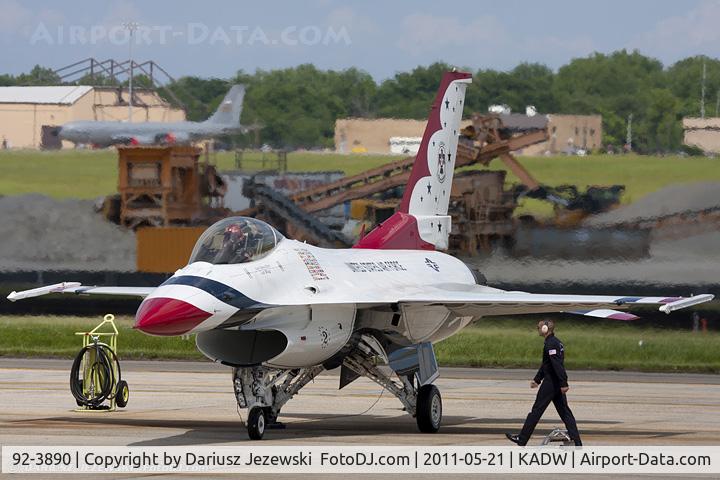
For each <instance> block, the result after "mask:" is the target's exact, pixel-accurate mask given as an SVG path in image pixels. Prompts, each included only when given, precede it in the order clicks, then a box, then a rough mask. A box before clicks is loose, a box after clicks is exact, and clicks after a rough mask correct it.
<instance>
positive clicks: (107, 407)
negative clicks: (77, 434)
mask: <svg viewBox="0 0 720 480" xmlns="http://www.w3.org/2000/svg"><path fill="white" fill-rule="evenodd" d="M75 335H81V336H82V337H83V348H82V349H81V350H80V352H79V353H78V354H77V356H76V357H75V361H74V362H73V365H72V369H71V371H70V391H71V392H72V394H73V397H75V401H76V402H77V405H78V407H79V408H78V409H77V410H76V411H78V412H88V411H95V412H97V411H101V412H111V411H114V410H115V409H116V407H121V408H122V407H124V406H125V405H127V403H128V399H129V397H130V389H129V388H128V384H127V382H126V381H125V380H123V379H122V376H121V373H120V361H119V360H118V357H117V354H116V352H117V337H118V330H117V327H116V326H115V317H114V316H113V315H105V317H104V319H103V321H102V323H100V325H98V326H97V327H95V328H94V329H92V330H91V331H89V332H76V333H75ZM101 340H106V342H102V341H101Z"/></svg>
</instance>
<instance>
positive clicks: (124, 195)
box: [117, 146, 202, 228]
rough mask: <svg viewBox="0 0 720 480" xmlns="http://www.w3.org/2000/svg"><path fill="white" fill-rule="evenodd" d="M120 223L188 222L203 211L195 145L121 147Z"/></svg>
mask: <svg viewBox="0 0 720 480" xmlns="http://www.w3.org/2000/svg"><path fill="white" fill-rule="evenodd" d="M117 151H118V161H119V164H118V192H119V194H120V223H121V224H122V225H124V226H126V227H129V228H136V227H138V226H140V225H150V226H154V227H159V226H169V225H170V224H172V223H175V222H181V223H189V222H190V221H191V220H192V219H193V217H195V216H196V215H197V214H198V213H199V211H200V208H201V203H200V179H199V171H198V163H199V162H198V160H199V158H200V154H201V153H202V150H201V149H199V148H197V147H192V146H173V147H118V149H117Z"/></svg>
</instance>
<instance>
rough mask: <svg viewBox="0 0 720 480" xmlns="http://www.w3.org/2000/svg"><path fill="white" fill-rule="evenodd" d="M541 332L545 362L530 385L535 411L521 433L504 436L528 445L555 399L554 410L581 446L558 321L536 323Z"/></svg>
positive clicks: (569, 433) (576, 442)
mask: <svg viewBox="0 0 720 480" xmlns="http://www.w3.org/2000/svg"><path fill="white" fill-rule="evenodd" d="M537 328H538V334H539V335H540V336H541V337H545V347H544V348H543V361H542V365H541V366H540V369H539V370H538V372H537V375H535V378H534V379H533V380H532V382H530V388H537V387H538V385H540V389H539V390H538V393H537V397H536V398H535V404H534V405H533V407H532V410H531V411H530V413H529V414H528V416H527V419H526V420H525V425H523V428H522V431H521V432H520V435H512V434H509V433H506V434H505V436H506V437H507V438H508V439H509V440H510V441H511V442H514V443H517V444H518V445H521V446H523V445H527V442H528V440H530V437H531V436H532V433H533V431H534V430H535V426H536V425H537V423H538V422H539V421H540V417H542V414H543V413H544V412H545V409H546V408H547V407H548V405H550V402H552V403H553V404H554V405H555V409H556V410H557V412H558V415H560V418H561V419H562V421H563V423H565V428H566V429H567V431H568V435H569V436H570V438H571V439H572V440H573V441H574V442H575V445H576V446H580V445H582V442H581V441H580V432H578V429H577V424H576V423H575V417H574V416H573V414H572V411H571V410H570V407H569V406H568V403H567V397H566V396H565V394H566V393H567V391H568V389H569V388H570V387H569V386H568V382H567V373H566V372H565V366H564V365H563V362H564V360H565V347H564V346H563V344H562V342H561V341H560V340H559V339H558V338H557V337H556V336H555V323H554V322H553V321H552V320H542V321H540V322H538V325H537Z"/></svg>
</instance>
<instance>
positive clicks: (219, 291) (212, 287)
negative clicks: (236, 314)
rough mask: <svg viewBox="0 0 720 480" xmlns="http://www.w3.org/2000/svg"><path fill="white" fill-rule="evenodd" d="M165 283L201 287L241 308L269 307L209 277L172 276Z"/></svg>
mask: <svg viewBox="0 0 720 480" xmlns="http://www.w3.org/2000/svg"><path fill="white" fill-rule="evenodd" d="M163 285H188V286H191V287H195V288H199V289H200V290H202V291H204V292H207V293H209V294H210V295H212V296H213V297H215V298H217V299H218V300H220V301H221V302H224V303H227V304H228V305H232V306H233V307H235V308H238V309H240V310H250V309H262V308H266V307H268V305H265V304H264V303H261V302H257V301H255V300H253V299H252V298H249V297H248V296H247V295H245V294H243V293H242V292H240V291H238V290H235V289H234V288H232V287H230V286H228V285H225V284H224V283H221V282H218V281H215V280H211V279H209V278H204V277H197V276H195V275H180V276H178V277H170V278H169V279H168V280H167V281H165V282H164V283H163V284H162V285H161V286H163Z"/></svg>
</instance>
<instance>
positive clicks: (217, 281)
mask: <svg viewBox="0 0 720 480" xmlns="http://www.w3.org/2000/svg"><path fill="white" fill-rule="evenodd" d="M470 82H471V76H470V74H468V73H462V72H455V71H453V72H448V73H445V74H444V76H443V78H442V81H441V83H440V89H439V91H438V93H437V96H436V97H435V100H434V102H433V104H432V109H431V111H430V118H429V119H428V123H427V127H426V129H425V134H424V135H423V139H422V144H421V146H420V150H419V152H418V154H417V157H416V159H415V164H414V166H413V169H412V172H411V176H410V180H409V182H408V184H407V187H406V189H405V194H404V197H403V198H402V202H401V204H400V206H399V208H398V211H397V212H395V214H394V215H393V216H392V217H390V218H389V219H388V220H387V221H385V222H384V223H382V224H381V225H379V226H377V227H376V228H375V229H374V230H373V231H371V232H370V233H368V234H367V235H366V236H365V237H364V238H362V239H361V240H360V241H359V242H358V243H357V244H356V245H355V246H354V247H353V248H349V249H325V248H318V247H314V246H312V245H308V244H306V243H302V242H298V241H296V240H292V239H289V238H285V237H283V235H281V234H280V232H278V231H277V230H276V229H275V228H273V227H272V226H270V225H268V224H267V223H264V222H261V221H259V220H257V219H253V218H243V217H233V218H227V219H225V220H222V221H220V222H218V223H216V224H214V225H212V226H211V227H210V228H208V229H207V231H206V232H204V233H203V234H202V236H201V237H200V238H199V239H198V241H197V244H196V245H195V248H194V250H193V251H192V254H191V256H190V259H189V262H188V265H187V266H186V267H184V268H182V269H180V270H178V271H177V272H176V273H175V274H174V275H173V276H172V277H170V278H169V279H168V280H167V281H166V282H164V283H163V284H162V285H160V286H159V287H157V288H133V287H90V286H82V285H80V284H79V283H62V284H57V285H51V286H48V287H41V288H37V289H34V290H29V291H24V292H19V293H15V292H13V293H12V294H10V296H9V297H8V298H9V299H10V300H18V299H21V298H26V297H31V296H36V295H42V294H45V293H51V292H66V293H76V294H89V295H93V294H102V295H136V296H141V297H144V300H143V301H142V304H141V305H140V308H139V310H138V311H137V314H136V316H135V328H137V329H138V330H141V331H143V332H145V333H148V334H150V335H187V334H194V335H195V341H196V344H197V348H198V349H199V350H200V351H201V352H202V353H203V354H204V355H205V356H207V357H208V358H210V359H212V360H214V361H217V362H221V363H223V364H225V365H229V366H231V367H232V369H233V388H234V393H235V398H236V400H237V403H238V405H239V406H240V407H241V408H247V409H248V410H249V412H248V421H247V428H248V433H249V435H250V437H251V438H253V439H260V438H262V437H263V434H264V432H265V429H266V426H267V425H269V424H272V423H274V422H276V421H277V419H278V415H280V412H281V409H282V407H283V405H285V403H286V402H287V401H288V400H290V399H291V398H292V397H293V396H294V395H295V394H297V393H298V392H299V391H300V389H302V388H303V387H304V386H305V385H307V383H308V382H310V381H311V380H312V379H313V378H314V377H315V376H317V375H319V374H320V373H321V372H323V371H324V370H330V369H334V368H338V367H339V368H341V372H340V388H343V387H344V386H346V385H347V384H349V383H350V382H352V381H353V380H355V379H356V378H358V377H360V376H365V377H368V378H370V379H371V380H373V381H374V382H377V383H378V384H379V385H381V386H382V387H383V388H385V389H387V390H388V391H389V392H391V393H392V394H393V395H394V396H396V397H397V398H398V400H399V401H400V402H401V403H402V405H403V406H404V408H405V410H406V411H407V413H408V414H410V415H412V416H413V417H415V418H416V419H417V425H418V428H419V430H420V431H422V432H437V431H438V429H439V428H440V424H441V421H442V414H443V407H442V398H441V395H440V391H439V390H438V388H437V387H436V386H434V385H433V381H434V380H435V379H436V378H437V377H438V373H439V372H438V366H437V363H436V360H435V354H434V352H433V344H434V343H436V342H439V341H442V340H443V339H446V338H448V337H450V336H452V335H454V334H456V333H457V332H459V331H460V330H462V329H463V328H464V327H465V326H466V325H468V324H470V323H471V322H473V321H480V322H482V317H485V316H488V315H493V316H497V315H520V314H529V313H550V312H573V313H578V314H582V315H588V316H591V317H600V318H611V319H619V320H630V319H633V318H637V317H635V316H633V315H632V314H630V313H627V312H625V311H624V310H626V309H627V308H629V307H632V306H634V305H639V304H644V305H647V304H657V305H659V306H660V307H659V308H660V310H661V311H663V312H666V313H670V312H672V311H674V310H677V309H680V308H684V307H688V306H691V305H696V304H699V303H702V302H706V301H709V300H711V299H712V295H696V296H694V297H688V298H681V297H636V296H629V295H614V296H599V295H565V294H533V293H526V292H512V291H504V290H499V289H497V288H493V287H490V286H488V285H485V282H484V277H483V276H482V275H481V274H480V273H479V272H477V271H476V270H475V269H473V268H472V267H469V266H468V265H466V264H465V263H463V262H462V261H460V260H458V259H457V258H454V257H452V256H450V255H447V254H445V253H442V252H441V251H440V250H444V249H447V247H448V234H449V233H450V222H451V218H450V216H448V200H449V198H450V188H451V185H452V180H453V167H454V164H455V160H456V157H455V155H456V151H457V145H458V134H459V131H460V120H461V117H462V112H463V103H464V99H465V89H466V88H467V87H468V85H469V84H470ZM382 363H385V364H387V365H389V367H390V368H389V370H387V369H384V368H379V367H378V364H382ZM388 371H389V372H390V373H388Z"/></svg>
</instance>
